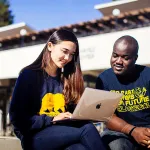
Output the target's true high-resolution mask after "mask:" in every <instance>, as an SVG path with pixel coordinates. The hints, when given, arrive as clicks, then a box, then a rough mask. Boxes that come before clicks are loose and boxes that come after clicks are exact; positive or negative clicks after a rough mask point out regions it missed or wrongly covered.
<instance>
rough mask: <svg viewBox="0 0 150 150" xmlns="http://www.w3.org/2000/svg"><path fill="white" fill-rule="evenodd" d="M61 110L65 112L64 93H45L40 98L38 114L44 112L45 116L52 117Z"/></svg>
mask: <svg viewBox="0 0 150 150" xmlns="http://www.w3.org/2000/svg"><path fill="white" fill-rule="evenodd" d="M62 112H65V100H64V95H63V94H61V93H56V94H52V93H47V94H45V95H44V97H43V98H42V104H41V109H40V113H39V114H40V115H42V114H46V115H47V116H50V117H54V116H57V115H58V114H59V113H62Z"/></svg>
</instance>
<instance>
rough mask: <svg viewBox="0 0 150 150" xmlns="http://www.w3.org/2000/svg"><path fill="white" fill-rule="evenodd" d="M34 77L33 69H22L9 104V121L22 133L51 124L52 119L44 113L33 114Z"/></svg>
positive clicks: (35, 83)
mask: <svg viewBox="0 0 150 150" xmlns="http://www.w3.org/2000/svg"><path fill="white" fill-rule="evenodd" d="M36 79H37V77H36V72H35V71H32V70H25V71H23V72H22V73H21V74H20V76H19V77H18V79H17V82H16V85H15V88H14V92H13V96H12V100H11V104H10V109H9V113H10V119H11V122H12V124H13V125H14V128H15V129H17V130H19V131H20V132H21V133H22V134H23V135H25V134H30V133H32V132H34V131H35V130H40V129H41V128H43V127H46V126H48V125H51V121H52V119H53V118H51V117H48V116H46V115H38V114H36V113H35V114H33V110H34V108H33V107H35V106H34V98H33V93H35V89H37V87H36V86H38V84H37V80H36Z"/></svg>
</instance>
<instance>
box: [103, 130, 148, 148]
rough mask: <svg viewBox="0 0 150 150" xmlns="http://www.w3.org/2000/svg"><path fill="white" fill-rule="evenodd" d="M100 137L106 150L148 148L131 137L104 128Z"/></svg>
mask: <svg viewBox="0 0 150 150" xmlns="http://www.w3.org/2000/svg"><path fill="white" fill-rule="evenodd" d="M101 137H102V141H103V143H104V144H105V147H107V150H148V149H147V148H146V147H143V146H141V145H139V144H138V143H137V142H136V141H135V140H134V139H133V138H132V137H129V136H128V135H126V134H124V133H121V132H116V131H111V130H108V129H106V130H105V131H103V132H102V133H101Z"/></svg>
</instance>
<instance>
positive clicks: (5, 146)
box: [0, 136, 22, 150]
mask: <svg viewBox="0 0 150 150" xmlns="http://www.w3.org/2000/svg"><path fill="white" fill-rule="evenodd" d="M0 150H22V148H21V143H20V140H19V139H17V138H16V137H4V136H0Z"/></svg>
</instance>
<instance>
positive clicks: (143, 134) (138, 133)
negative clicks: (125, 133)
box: [131, 127, 150, 148]
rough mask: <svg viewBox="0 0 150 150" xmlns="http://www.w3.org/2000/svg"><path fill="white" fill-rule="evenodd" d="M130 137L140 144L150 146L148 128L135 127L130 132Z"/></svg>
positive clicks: (149, 130)
mask: <svg viewBox="0 0 150 150" xmlns="http://www.w3.org/2000/svg"><path fill="white" fill-rule="evenodd" d="M131 135H132V137H133V138H134V139H135V140H136V142H137V143H138V144H140V145H142V146H148V148H150V147H149V146H150V142H149V141H150V129H149V128H144V127H136V128H135V129H134V130H133V132H132V134H131Z"/></svg>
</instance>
